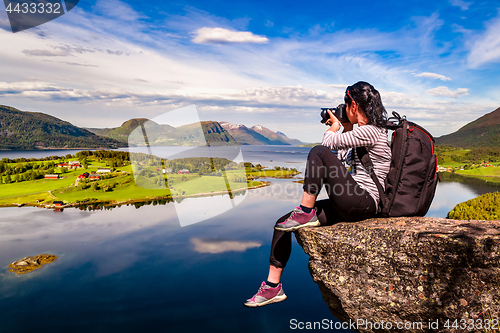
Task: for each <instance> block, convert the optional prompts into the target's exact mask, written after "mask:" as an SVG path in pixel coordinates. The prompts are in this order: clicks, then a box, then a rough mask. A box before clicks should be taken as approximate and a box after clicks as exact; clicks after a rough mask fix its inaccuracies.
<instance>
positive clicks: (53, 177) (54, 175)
mask: <svg viewBox="0 0 500 333" xmlns="http://www.w3.org/2000/svg"><path fill="white" fill-rule="evenodd" d="M45 179H59V175H58V174H53V175H45Z"/></svg>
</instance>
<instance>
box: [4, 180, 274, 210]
mask: <svg viewBox="0 0 500 333" xmlns="http://www.w3.org/2000/svg"><path fill="white" fill-rule="evenodd" d="M270 185H271V182H267V181H262V182H261V184H259V185H256V186H251V187H245V188H239V189H235V190H232V191H231V193H232V194H234V193H240V192H244V191H247V190H253V189H258V188H261V187H266V186H270ZM48 192H49V193H50V191H48ZM224 194H229V192H228V191H227V190H226V191H217V192H210V193H196V194H190V195H177V196H174V197H172V196H163V197H162V196H160V197H146V198H140V199H130V200H125V201H111V200H96V201H86V202H78V203H76V202H74V203H68V204H65V205H61V206H56V205H53V204H51V205H45V204H43V203H40V204H32V203H22V204H12V205H0V209H1V208H15V207H17V208H21V207H37V208H44V209H64V208H78V207H87V206H95V205H98V206H101V205H99V204H102V207H111V206H123V205H127V204H134V203H141V202H149V201H153V200H165V199H167V200H172V201H174V200H176V199H187V198H201V197H211V196H214V195H224Z"/></svg>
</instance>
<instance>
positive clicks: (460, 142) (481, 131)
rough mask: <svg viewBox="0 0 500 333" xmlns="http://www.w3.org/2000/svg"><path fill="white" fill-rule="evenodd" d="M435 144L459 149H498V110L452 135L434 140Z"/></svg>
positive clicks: (499, 127)
mask: <svg viewBox="0 0 500 333" xmlns="http://www.w3.org/2000/svg"><path fill="white" fill-rule="evenodd" d="M436 144H437V145H447V146H452V147H460V148H477V147H500V108H498V109H496V110H495V111H493V112H490V113H488V114H485V115H484V116H482V117H480V118H478V119H476V120H474V121H473V122H470V123H468V124H467V125H465V126H464V127H462V128H460V129H459V130H458V131H456V132H454V133H451V134H447V135H443V136H441V137H439V138H436Z"/></svg>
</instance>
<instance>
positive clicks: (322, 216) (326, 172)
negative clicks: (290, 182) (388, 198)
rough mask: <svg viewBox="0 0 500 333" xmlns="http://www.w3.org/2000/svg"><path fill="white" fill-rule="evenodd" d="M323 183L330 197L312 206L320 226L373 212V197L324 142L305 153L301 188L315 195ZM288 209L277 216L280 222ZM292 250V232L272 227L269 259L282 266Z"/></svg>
mask: <svg viewBox="0 0 500 333" xmlns="http://www.w3.org/2000/svg"><path fill="white" fill-rule="evenodd" d="M323 185H324V186H325V190H326V192H327V193H328V197H329V199H325V200H319V201H316V204H315V208H316V210H317V215H318V219H319V222H320V223H321V225H322V226H325V225H332V224H335V223H337V222H355V221H361V220H365V219H368V218H371V217H373V216H375V214H376V206H375V201H374V200H373V198H372V197H371V196H370V195H369V194H368V192H366V191H365V190H364V189H363V188H361V187H360V186H359V185H358V184H357V183H356V181H355V180H354V179H353V178H352V176H351V174H350V173H349V172H348V171H347V169H346V168H345V167H344V165H343V164H342V163H341V162H340V161H339V159H338V158H337V156H335V154H334V153H332V151H331V150H330V149H329V148H327V147H325V146H316V147H314V148H313V149H311V151H310V152H309V155H308V156H307V164H306V172H305V179H304V191H306V192H308V193H310V194H313V195H318V194H319V192H320V191H321V188H322V187H323ZM290 214H291V212H289V213H287V214H286V215H283V216H282V217H280V218H279V219H278V221H277V223H279V222H283V221H285V220H286V219H287V218H288V217H289V216H290ZM291 252H292V233H291V232H285V231H278V230H274V233H273V242H272V244H271V256H270V258H269V262H270V263H271V265H273V266H275V267H283V268H284V267H285V266H286V263H287V262H288V259H289V258H290V253H291Z"/></svg>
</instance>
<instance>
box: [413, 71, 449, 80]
mask: <svg viewBox="0 0 500 333" xmlns="http://www.w3.org/2000/svg"><path fill="white" fill-rule="evenodd" d="M415 76H420V77H428V78H431V79H438V80H441V81H451V78H449V77H447V76H444V75H441V74H436V73H429V72H423V73H420V74H415Z"/></svg>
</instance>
